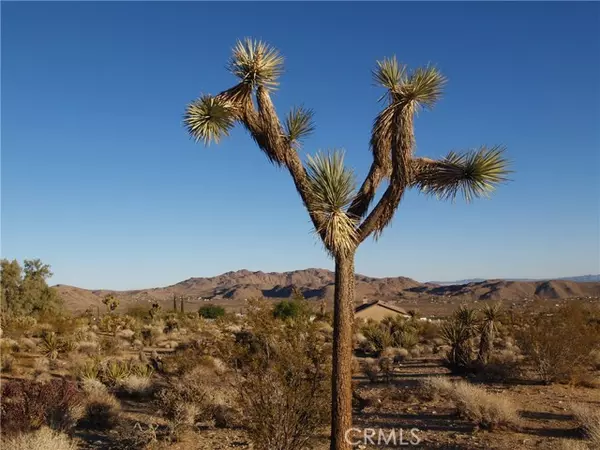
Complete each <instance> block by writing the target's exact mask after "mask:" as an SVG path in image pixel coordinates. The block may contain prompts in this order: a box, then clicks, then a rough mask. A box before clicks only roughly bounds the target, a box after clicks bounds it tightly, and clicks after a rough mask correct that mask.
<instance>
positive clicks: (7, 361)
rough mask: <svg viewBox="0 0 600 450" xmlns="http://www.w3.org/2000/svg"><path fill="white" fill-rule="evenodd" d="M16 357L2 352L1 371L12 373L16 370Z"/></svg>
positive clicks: (0, 353) (0, 357) (0, 359)
mask: <svg viewBox="0 0 600 450" xmlns="http://www.w3.org/2000/svg"><path fill="white" fill-rule="evenodd" d="M14 364H15V357H14V356H13V355H11V354H10V353H6V352H0V370H2V372H5V373H11V372H12V371H13V369H14Z"/></svg>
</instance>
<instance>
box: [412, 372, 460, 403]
mask: <svg viewBox="0 0 600 450" xmlns="http://www.w3.org/2000/svg"><path fill="white" fill-rule="evenodd" d="M452 387H453V385H452V381H450V380H449V379H448V378H446V377H427V378H425V379H424V380H423V381H421V385H420V386H419V394H420V396H421V397H422V398H423V399H424V400H428V401H432V400H438V399H440V398H446V397H448V395H449V393H450V392H451V391H452Z"/></svg>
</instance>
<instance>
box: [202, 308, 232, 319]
mask: <svg viewBox="0 0 600 450" xmlns="http://www.w3.org/2000/svg"><path fill="white" fill-rule="evenodd" d="M198 314H199V315H200V317H203V318H205V319H218V318H219V317H223V316H224V315H225V308H223V307H222V306H217V305H206V306H201V307H200V309H198Z"/></svg>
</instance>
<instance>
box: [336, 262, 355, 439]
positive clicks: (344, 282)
mask: <svg viewBox="0 0 600 450" xmlns="http://www.w3.org/2000/svg"><path fill="white" fill-rule="evenodd" d="M353 302H354V253H352V254H346V255H343V256H337V257H336V258H335V294H334V321H333V330H334V332H333V374H332V379H331V387H332V396H333V402H332V408H331V450H346V449H350V448H351V446H350V444H349V443H348V442H346V439H345V433H346V431H347V430H350V428H352V322H353V320H354V318H353V314H352V305H353Z"/></svg>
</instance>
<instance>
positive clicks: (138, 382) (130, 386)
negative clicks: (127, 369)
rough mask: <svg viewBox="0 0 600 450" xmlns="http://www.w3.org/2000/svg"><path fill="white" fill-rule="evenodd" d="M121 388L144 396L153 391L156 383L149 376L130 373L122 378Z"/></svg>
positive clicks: (131, 393) (126, 391)
mask: <svg viewBox="0 0 600 450" xmlns="http://www.w3.org/2000/svg"><path fill="white" fill-rule="evenodd" d="M119 388H120V390H121V391H123V392H125V393H127V394H129V395H133V396H136V397H144V396H147V395H149V394H150V393H151V392H152V391H153V389H154V385H153V383H152V380H151V379H150V377H149V376H148V377H146V376H139V375H129V376H127V377H125V378H124V379H122V380H120V382H119Z"/></svg>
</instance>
